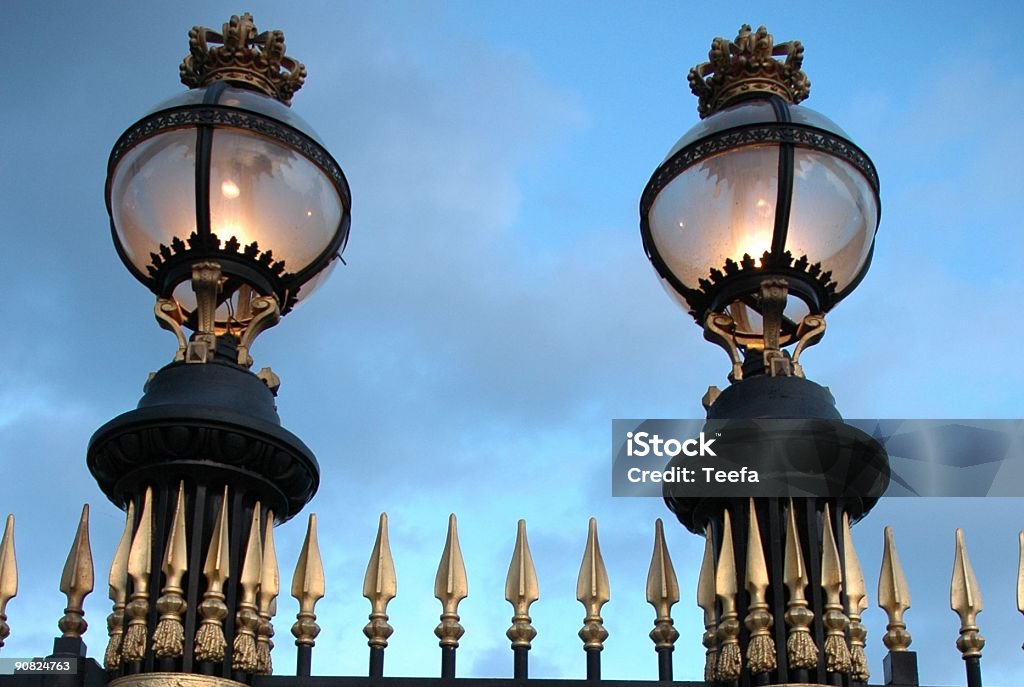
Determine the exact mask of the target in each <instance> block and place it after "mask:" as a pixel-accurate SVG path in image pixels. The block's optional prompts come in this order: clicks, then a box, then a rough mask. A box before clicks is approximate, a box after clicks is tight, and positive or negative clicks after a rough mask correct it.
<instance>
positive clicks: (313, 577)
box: [292, 513, 327, 646]
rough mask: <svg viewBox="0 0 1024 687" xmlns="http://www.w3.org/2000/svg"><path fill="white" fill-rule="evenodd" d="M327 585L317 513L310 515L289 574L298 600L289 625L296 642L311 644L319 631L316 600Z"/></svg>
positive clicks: (322, 594)
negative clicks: (321, 554) (292, 620)
mask: <svg viewBox="0 0 1024 687" xmlns="http://www.w3.org/2000/svg"><path fill="white" fill-rule="evenodd" d="M326 592H327V585H326V581H325V579H324V562H323V559H321V557H320V543H319V542H318V541H317V537H316V513H311V514H310V516H309V524H308V525H307V526H306V539H305V540H304V541H303V542H302V551H301V552H299V560H298V561H297V562H296V563H295V573H294V574H293V575H292V596H293V597H295V599H296V600H297V601H298V602H299V612H298V613H297V614H296V616H295V624H294V625H292V636H294V637H295V646H313V645H314V644H316V637H317V635H318V634H320V626H319V625H317V623H316V613H315V612H314V611H315V610H316V602H317V601H319V600H320V599H322V598H324V594H325V593H326Z"/></svg>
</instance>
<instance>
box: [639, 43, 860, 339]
mask: <svg viewBox="0 0 1024 687" xmlns="http://www.w3.org/2000/svg"><path fill="white" fill-rule="evenodd" d="M716 48H717V52H716ZM773 51H774V54H786V55H788V56H789V59H787V61H786V62H782V61H780V60H776V59H774V58H773V56H772V55H773ZM801 56H802V47H800V46H799V44H798V43H787V44H783V45H780V46H773V45H772V42H771V36H770V35H769V34H767V32H765V31H764V29H763V28H762V29H760V30H759V32H757V33H752V32H750V30H749V27H744V29H742V30H741V32H740V35H739V36H738V37H737V39H736V41H735V42H731V43H727V44H726V42H724V39H717V40H716V45H715V46H713V48H712V52H711V58H712V62H709V63H706V64H704V65H701V66H699V67H697V68H695V69H694V71H693V72H691V77H690V81H691V85H693V87H694V91H695V92H696V93H697V94H698V95H699V96H701V107H700V110H701V114H702V116H703V117H704V118H703V119H702V121H701V122H700V123H699V124H697V125H696V126H694V127H693V128H692V129H691V130H690V131H688V132H687V133H686V134H685V135H684V136H683V137H682V138H681V139H680V140H679V142H678V143H677V144H676V145H675V146H674V147H673V148H672V150H671V151H670V152H669V155H668V157H667V158H666V160H665V161H664V162H663V163H662V165H661V166H660V167H659V168H658V169H657V170H656V171H655V173H654V175H653V176H652V178H651V181H650V182H649V183H648V185H647V188H646V189H645V190H644V194H643V198H642V200H641V233H642V235H643V239H644V247H645V249H646V251H647V253H648V256H649V257H650V259H651V261H652V262H653V264H654V266H655V268H656V269H657V271H658V273H659V275H660V276H661V278H662V279H663V281H664V283H665V284H666V287H667V288H668V289H669V291H670V293H672V294H673V295H674V296H676V297H677V298H678V299H679V300H681V301H682V302H683V303H684V304H685V305H686V307H687V309H688V310H689V312H690V313H691V314H692V315H693V316H694V318H695V319H696V320H697V322H698V323H699V324H702V325H703V324H705V321H706V319H707V317H708V316H709V314H712V313H716V312H717V313H725V314H728V315H729V316H730V317H731V318H732V320H733V321H734V322H735V327H736V330H737V334H738V335H750V336H752V337H756V336H760V335H762V334H763V331H762V329H763V323H762V314H763V312H762V310H763V309H762V306H761V303H760V301H759V295H758V291H759V287H760V285H761V284H762V283H763V282H764V281H765V280H766V279H776V280H780V281H781V282H782V283H785V285H786V287H787V288H788V293H789V295H791V296H795V298H794V297H790V298H788V299H787V300H786V304H785V308H784V316H783V322H782V329H781V332H779V334H780V341H779V343H780V344H781V345H786V344H787V343H789V342H792V341H794V340H795V337H796V334H797V329H798V327H799V324H800V322H801V321H802V319H803V318H804V317H806V316H808V315H811V314H821V313H825V312H827V311H828V310H830V309H831V308H832V307H833V306H834V305H835V304H836V303H838V302H839V301H840V300H842V299H843V298H844V297H845V296H846V295H847V294H849V293H850V291H852V290H853V289H854V288H855V287H856V286H857V284H858V283H859V282H860V280H861V278H862V277H863V276H864V273H865V272H866V271H867V268H868V265H869V263H870V260H871V253H872V249H873V247H874V235H875V230H876V229H877V226H878V220H879V213H880V204H879V199H878V176H877V173H876V171H875V168H874V166H873V164H872V163H871V161H870V159H869V158H868V157H867V155H866V154H864V153H863V152H862V151H861V150H860V149H859V148H857V146H855V145H854V144H853V143H852V142H850V140H849V137H848V136H847V134H846V133H845V132H844V131H843V130H842V129H840V128H839V127H838V126H837V125H836V124H835V123H833V122H832V121H831V120H829V119H828V118H827V117H825V116H823V115H821V114H819V113H817V112H815V111H813V110H811V109H809V108H806V107H802V106H800V105H798V104H797V103H798V102H799V101H800V100H802V99H803V97H806V93H807V90H808V89H809V84H808V83H807V81H806V77H805V76H804V75H803V72H801V71H799V64H800V60H801ZM708 73H711V74H712V76H711V77H710V78H708V79H706V80H705V79H704V76H706V75H707V74H708ZM750 340H752V339H750V338H748V339H747V341H750Z"/></svg>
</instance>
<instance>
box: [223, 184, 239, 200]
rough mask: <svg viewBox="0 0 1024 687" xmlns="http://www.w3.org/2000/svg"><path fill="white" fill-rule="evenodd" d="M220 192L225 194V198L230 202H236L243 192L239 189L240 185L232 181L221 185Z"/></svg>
mask: <svg viewBox="0 0 1024 687" xmlns="http://www.w3.org/2000/svg"><path fill="white" fill-rule="evenodd" d="M220 192H221V193H222V194H224V197H225V198H227V199H228V200H234V199H235V198H237V197H238V195H239V194H240V193H241V191H240V190H239V189H238V184H236V183H235V182H233V181H231V179H227V180H225V181H224V182H223V183H221V185H220Z"/></svg>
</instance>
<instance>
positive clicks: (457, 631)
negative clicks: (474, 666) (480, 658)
mask: <svg viewBox="0 0 1024 687" xmlns="http://www.w3.org/2000/svg"><path fill="white" fill-rule="evenodd" d="M467 596H469V580H468V579H467V578H466V564H465V563H464V562H463V561H462V549H461V548H460V547H459V531H458V526H457V523H456V520H455V514H454V513H452V514H450V515H449V516H448V536H447V537H446V538H445V540H444V552H442V554H441V562H440V563H439V564H438V566H437V575H436V576H435V577H434V597H435V598H436V599H437V600H438V601H440V602H441V622H440V624H438V626H437V627H435V628H434V634H435V635H437V638H438V640H440V641H439V642H438V644H439V645H440V646H442V647H446V646H447V647H451V648H453V649H456V648H458V646H459V637H461V636H462V635H463V634H464V633H465V632H466V630H465V628H463V627H462V625H461V624H459V603H460V602H461V601H462V600H463V599H465V598H466V597H467Z"/></svg>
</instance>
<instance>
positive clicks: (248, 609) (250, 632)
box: [231, 501, 263, 673]
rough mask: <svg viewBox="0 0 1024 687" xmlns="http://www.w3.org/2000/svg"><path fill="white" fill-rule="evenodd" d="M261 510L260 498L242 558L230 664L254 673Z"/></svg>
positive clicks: (260, 560)
mask: <svg viewBox="0 0 1024 687" xmlns="http://www.w3.org/2000/svg"><path fill="white" fill-rule="evenodd" d="M261 512H262V506H261V504H260V502H259V501H257V502H256V505H255V506H253V509H252V520H251V522H250V523H249V539H248V540H247V541H246V545H245V559H244V560H243V561H242V574H241V575H240V576H239V578H238V586H239V587H241V588H242V594H241V598H240V599H239V600H238V611H237V612H236V613H235V641H234V645H233V646H232V653H231V665H232V667H233V668H234V669H235V670H237V671H239V672H242V673H255V672H257V671H258V669H259V656H258V655H257V653H256V632H257V631H258V630H259V625H260V615H259V611H258V609H257V607H256V594H257V592H258V591H259V588H260V577H261V576H262V573H263V545H262V543H261V542H260V513H261Z"/></svg>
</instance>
